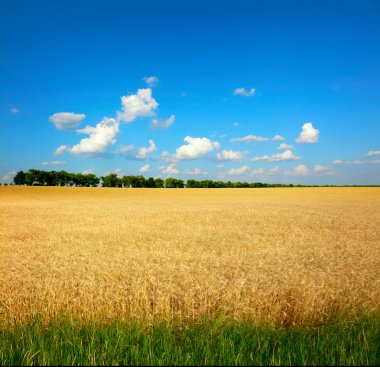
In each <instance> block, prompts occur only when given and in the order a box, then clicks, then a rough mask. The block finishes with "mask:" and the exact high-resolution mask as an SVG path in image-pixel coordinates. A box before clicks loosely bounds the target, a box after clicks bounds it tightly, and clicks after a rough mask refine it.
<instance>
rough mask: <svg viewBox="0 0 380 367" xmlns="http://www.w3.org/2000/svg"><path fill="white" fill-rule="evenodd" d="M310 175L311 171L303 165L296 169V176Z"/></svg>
mask: <svg viewBox="0 0 380 367" xmlns="http://www.w3.org/2000/svg"><path fill="white" fill-rule="evenodd" d="M308 173H309V169H308V168H307V167H306V166H305V165H303V164H300V165H298V166H297V167H296V168H294V174H295V175H302V176H304V175H307V174H308Z"/></svg>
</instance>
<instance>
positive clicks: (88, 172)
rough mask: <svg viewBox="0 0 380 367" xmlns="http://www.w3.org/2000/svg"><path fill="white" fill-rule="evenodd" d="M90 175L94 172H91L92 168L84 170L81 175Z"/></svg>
mask: <svg viewBox="0 0 380 367" xmlns="http://www.w3.org/2000/svg"><path fill="white" fill-rule="evenodd" d="M91 173H94V171H93V170H92V168H87V169H85V170H84V171H83V172H82V174H84V175H89V174H91Z"/></svg>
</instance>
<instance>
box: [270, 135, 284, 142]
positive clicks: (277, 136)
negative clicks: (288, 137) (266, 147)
mask: <svg viewBox="0 0 380 367" xmlns="http://www.w3.org/2000/svg"><path fill="white" fill-rule="evenodd" d="M272 140H274V141H281V140H285V138H283V137H282V136H281V135H275V136H274V137H273V139H272Z"/></svg>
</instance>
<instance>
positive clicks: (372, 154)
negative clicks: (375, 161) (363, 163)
mask: <svg viewBox="0 0 380 367" xmlns="http://www.w3.org/2000/svg"><path fill="white" fill-rule="evenodd" d="M377 155H380V150H370V151H369V152H368V153H367V154H365V155H364V157H373V156H377Z"/></svg>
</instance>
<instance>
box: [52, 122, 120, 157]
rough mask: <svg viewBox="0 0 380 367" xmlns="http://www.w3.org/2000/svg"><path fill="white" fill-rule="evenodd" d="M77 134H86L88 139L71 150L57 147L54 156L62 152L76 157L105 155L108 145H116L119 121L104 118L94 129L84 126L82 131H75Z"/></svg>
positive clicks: (65, 147)
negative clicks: (65, 151)
mask: <svg viewBox="0 0 380 367" xmlns="http://www.w3.org/2000/svg"><path fill="white" fill-rule="evenodd" d="M77 133H80V134H87V135H89V137H88V138H84V139H82V140H81V141H80V142H79V144H77V145H74V146H73V147H71V148H70V147H67V146H64V145H62V146H60V147H58V148H57V149H56V155H57V153H62V152H63V151H64V150H67V151H69V152H70V153H72V154H74V155H78V156H79V155H87V156H91V155H97V154H102V153H105V152H106V150H107V148H108V147H109V146H110V145H113V144H115V143H116V137H117V135H118V133H119V121H117V120H115V119H113V118H107V117H105V118H104V119H103V120H102V121H101V122H99V123H98V124H97V125H96V126H95V127H92V126H86V127H85V128H84V129H80V130H77Z"/></svg>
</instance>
